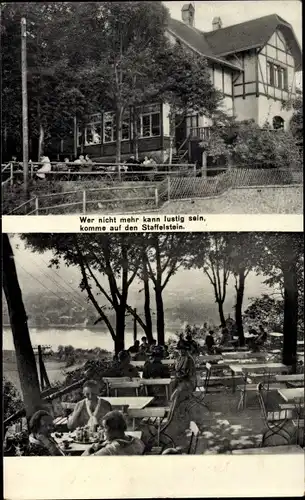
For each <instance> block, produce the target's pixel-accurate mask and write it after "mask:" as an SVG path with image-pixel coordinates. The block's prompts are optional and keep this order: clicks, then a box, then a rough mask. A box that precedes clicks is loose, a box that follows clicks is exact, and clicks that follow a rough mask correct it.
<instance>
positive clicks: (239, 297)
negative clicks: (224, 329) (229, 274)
mask: <svg viewBox="0 0 305 500" xmlns="http://www.w3.org/2000/svg"><path fill="white" fill-rule="evenodd" d="M244 291H245V269H244V268H243V269H241V270H240V271H239V275H238V283H237V284H236V305H235V322H236V327H237V334H238V337H239V345H240V346H241V347H243V346H244V345H245V337H244V327H243V317H242V306H243V300H244Z"/></svg>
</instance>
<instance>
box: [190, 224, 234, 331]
mask: <svg viewBox="0 0 305 500" xmlns="http://www.w3.org/2000/svg"><path fill="white" fill-rule="evenodd" d="M195 238H196V239H195V241H194V243H193V251H192V252H193V259H192V264H193V265H195V266H196V267H198V268H199V269H202V270H203V272H204V274H205V275H206V276H207V277H208V279H209V281H210V283H211V285H212V286H213V290H214V295H215V302H216V303H217V306H218V312H219V318H220V323H221V325H222V326H223V327H225V326H226V319H225V315H224V311H223V305H224V302H225V299H226V293H227V284H228V279H229V276H230V274H231V269H230V252H228V246H227V238H226V236H225V234H221V233H202V234H199V235H196V236H195Z"/></svg>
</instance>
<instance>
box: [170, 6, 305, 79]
mask: <svg viewBox="0 0 305 500" xmlns="http://www.w3.org/2000/svg"><path fill="white" fill-rule="evenodd" d="M186 3H188V2H164V4H165V5H166V6H167V7H168V9H169V11H170V14H171V16H172V17H173V18H174V19H178V20H181V8H182V6H183V5H185V4H186ZM194 4H195V28H198V29H200V30H202V31H211V30H212V19H213V17H220V18H221V20H222V23H223V27H224V28H225V27H226V26H230V25H232V24H238V23H242V22H244V21H249V20H250V19H255V18H257V17H262V16H267V15H269V14H278V15H279V16H280V17H282V18H283V19H285V21H287V22H288V23H290V24H291V26H292V27H293V29H294V32H295V34H296V37H297V39H298V41H299V44H300V45H301V47H302V3H301V2H300V1H296V0H287V1H284V0H282V1H274V0H265V1H256V2H253V1H246V0H243V1H236V2H231V1H219V2H209V1H206V2H199V1H198V2H194ZM301 81H302V78H301V75H299V78H298V79H297V83H298V84H300V83H301Z"/></svg>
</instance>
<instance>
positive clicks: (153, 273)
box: [146, 233, 189, 345]
mask: <svg viewBox="0 0 305 500" xmlns="http://www.w3.org/2000/svg"><path fill="white" fill-rule="evenodd" d="M146 254H147V266H148V274H149V278H150V279H151V281H152V283H153V286H154V290H155V301H156V315H157V335H158V344H159V345H164V342H165V328H164V327H165V325H164V304H163V295H162V294H163V290H164V289H165V287H166V285H167V284H168V282H169V280H170V278H171V277H172V276H173V275H174V274H175V273H176V271H177V270H178V269H179V268H180V267H182V266H184V265H186V262H187V259H188V257H189V245H188V234H185V233H150V234H148V237H147V240H146Z"/></svg>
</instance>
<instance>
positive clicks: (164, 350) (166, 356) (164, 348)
mask: <svg viewBox="0 0 305 500" xmlns="http://www.w3.org/2000/svg"><path fill="white" fill-rule="evenodd" d="M162 357H163V359H168V358H169V352H168V345H166V344H164V346H163V356H162Z"/></svg>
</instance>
